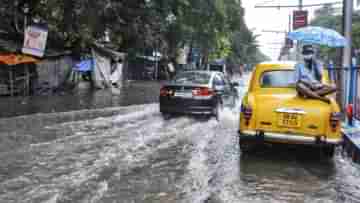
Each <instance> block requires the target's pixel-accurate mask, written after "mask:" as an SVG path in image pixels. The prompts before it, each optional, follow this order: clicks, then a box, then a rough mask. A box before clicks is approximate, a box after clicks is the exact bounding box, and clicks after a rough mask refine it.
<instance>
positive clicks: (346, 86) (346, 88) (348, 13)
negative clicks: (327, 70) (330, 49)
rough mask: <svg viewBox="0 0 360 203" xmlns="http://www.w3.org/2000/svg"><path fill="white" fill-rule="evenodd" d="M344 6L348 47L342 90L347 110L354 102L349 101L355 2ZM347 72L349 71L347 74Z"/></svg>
mask: <svg viewBox="0 0 360 203" xmlns="http://www.w3.org/2000/svg"><path fill="white" fill-rule="evenodd" d="M343 1H344V6H343V35H344V37H345V38H346V39H347V45H346V46H345V47H344V49H343V54H342V59H343V60H342V67H343V68H342V71H341V76H342V77H341V85H343V88H341V90H342V92H343V94H344V95H342V98H343V100H342V101H343V103H342V104H343V105H342V107H343V109H345V107H346V105H347V104H349V103H351V102H352V101H349V94H350V90H351V87H350V86H351V81H350V78H351V68H352V61H351V57H352V56H351V45H352V36H351V33H352V13H353V6H354V4H353V3H354V2H353V0H343ZM346 70H348V71H347V72H346Z"/></svg>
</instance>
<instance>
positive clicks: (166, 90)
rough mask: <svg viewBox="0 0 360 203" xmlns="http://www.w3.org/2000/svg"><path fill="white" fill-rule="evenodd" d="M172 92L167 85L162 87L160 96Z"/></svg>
mask: <svg viewBox="0 0 360 203" xmlns="http://www.w3.org/2000/svg"><path fill="white" fill-rule="evenodd" d="M170 93H171V91H170V90H169V89H168V88H166V87H162V88H161V89H160V96H169V95H170Z"/></svg>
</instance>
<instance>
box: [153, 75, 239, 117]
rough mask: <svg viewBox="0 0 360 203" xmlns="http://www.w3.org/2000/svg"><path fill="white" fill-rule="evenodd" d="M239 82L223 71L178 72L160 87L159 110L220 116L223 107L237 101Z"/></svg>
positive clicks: (165, 112)
mask: <svg viewBox="0 0 360 203" xmlns="http://www.w3.org/2000/svg"><path fill="white" fill-rule="evenodd" d="M236 85H237V84H236V83H230V81H229V80H228V78H227V77H226V76H225V75H224V74H223V73H221V72H214V71H187V72H182V73H179V74H178V75H176V76H175V78H174V79H173V80H172V81H170V82H169V83H167V84H165V85H164V86H163V87H162V88H161V90H160V112H161V113H163V114H173V113H188V114H206V115H209V116H211V115H213V116H216V117H217V118H218V116H219V111H220V110H221V108H223V107H224V106H227V105H234V104H235V99H236V89H235V86H236Z"/></svg>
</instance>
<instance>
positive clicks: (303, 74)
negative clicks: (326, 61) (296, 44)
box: [295, 45, 336, 103]
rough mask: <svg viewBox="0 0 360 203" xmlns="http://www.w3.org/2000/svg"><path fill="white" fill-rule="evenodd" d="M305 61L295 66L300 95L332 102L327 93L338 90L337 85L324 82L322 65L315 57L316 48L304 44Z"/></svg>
mask: <svg viewBox="0 0 360 203" xmlns="http://www.w3.org/2000/svg"><path fill="white" fill-rule="evenodd" d="M302 54H303V57H304V61H303V62H300V63H298V64H296V66H295V82H296V90H297V92H298V94H299V96H301V97H304V98H311V99H318V100H321V101H324V102H327V103H330V99H329V98H327V97H326V95H329V94H332V93H334V92H336V87H335V86H333V85H327V84H323V83H322V80H321V79H322V67H321V65H320V63H319V62H318V61H317V60H316V59H315V57H314V48H313V47H312V46H311V45H304V47H303V50H302Z"/></svg>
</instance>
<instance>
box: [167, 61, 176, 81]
mask: <svg viewBox="0 0 360 203" xmlns="http://www.w3.org/2000/svg"><path fill="white" fill-rule="evenodd" d="M167 68H168V72H169V76H170V79H173V77H174V76H175V67H174V65H173V64H172V62H171V61H169V63H168V64H167Z"/></svg>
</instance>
